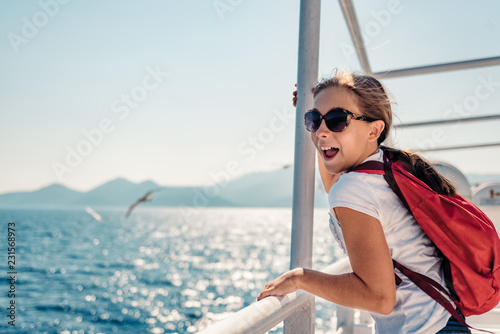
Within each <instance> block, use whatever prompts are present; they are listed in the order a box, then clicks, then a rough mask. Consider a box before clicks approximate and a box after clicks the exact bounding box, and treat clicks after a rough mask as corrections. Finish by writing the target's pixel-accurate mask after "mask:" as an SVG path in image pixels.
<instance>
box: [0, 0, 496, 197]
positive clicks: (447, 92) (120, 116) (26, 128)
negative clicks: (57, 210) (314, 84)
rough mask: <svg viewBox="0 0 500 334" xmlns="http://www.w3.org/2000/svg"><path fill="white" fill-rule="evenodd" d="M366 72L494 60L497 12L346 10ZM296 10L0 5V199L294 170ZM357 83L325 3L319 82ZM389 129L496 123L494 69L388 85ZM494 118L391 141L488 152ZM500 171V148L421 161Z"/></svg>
mask: <svg viewBox="0 0 500 334" xmlns="http://www.w3.org/2000/svg"><path fill="white" fill-rule="evenodd" d="M354 4H355V9H356V12H357V15H358V19H359V22H360V27H361V30H362V33H363V36H364V38H365V44H366V47H367V50H368V56H369V59H370V64H371V66H372V68H373V70H374V71H385V70H390V69H398V68H404V67H411V66H420V65H429V64H436V63H442V62H448V61H460V60H468V59H475V58H483V57H492V56H499V55H500V2H498V1H494V0H489V1H488V0H484V1H452V0H443V1H439V2H437V1H431V0H426V1H411V0H389V1H386V0H383V1H378V0H377V1H372V0H370V1H369V0H362V1H354ZM299 7H300V2H299V1H297V0H293V1H290V0H275V1H264V0H253V1H248V0H203V1H202V0H193V1H167V0H163V1H160V0H147V1H139V0H136V1H133V0H114V1H112V0H110V1H95V0H89V1H76V0H72V1H71V0H40V1H2V2H0V36H2V38H1V39H0V59H1V61H0V156H2V157H3V163H2V164H0V193H7V192H15V191H31V190H35V189H39V188H41V187H45V186H47V185H50V184H53V183H60V184H63V185H65V186H67V187H69V188H72V189H76V190H80V191H87V190H90V189H92V188H94V187H96V186H98V185H101V184H103V183H105V182H107V181H110V180H113V179H115V178H118V177H123V178H126V179H128V180H130V181H132V182H141V181H145V180H153V181H155V182H157V183H158V184H160V185H164V186H194V185H208V184H213V183H217V182H223V181H224V180H226V179H227V178H230V179H233V178H237V177H240V176H242V175H244V174H247V173H253V172H259V171H268V170H273V169H277V168H281V167H282V166H283V165H286V164H290V163H292V162H293V157H294V152H293V149H294V131H295V125H294V124H295V109H294V108H293V107H292V105H291V97H292V91H293V90H294V84H295V82H296V81H297V54H298V30H299ZM335 68H344V69H349V70H352V71H359V70H360V65H359V62H358V60H357V58H356V56H355V54H354V52H353V48H352V41H351V39H350V36H349V33H348V30H347V27H346V24H345V20H344V18H343V16H342V13H341V10H340V7H339V4H338V2H337V1H333V0H329V1H323V3H322V12H321V30H320V58H319V77H323V76H328V75H331V74H332V73H333V71H334V69H335ZM383 83H384V84H385V85H386V87H387V88H388V90H389V92H390V93H391V98H392V100H393V101H394V105H393V107H394V113H395V123H396V124H398V123H405V122H414V121H427V120H440V119H446V118H463V117H470V116H479V115H490V114H499V111H500V108H499V106H500V68H499V66H496V67H485V68H480V69H470V70H462V71H455V72H449V73H439V74H432V75H421V76H413V77H407V78H398V79H386V80H384V81H383ZM499 126H500V120H499V121H489V122H475V123H465V122H462V123H458V124H455V125H440V126H431V127H427V128H423V129H422V128H418V129H407V130H396V131H394V132H393V141H394V145H395V146H397V147H403V148H412V149H422V148H426V147H433V146H434V147H443V146H454V145H461V144H481V143H492V142H500V131H499ZM425 156H426V157H427V158H429V159H431V160H440V161H445V162H448V163H451V164H453V165H454V166H456V167H457V168H459V169H460V170H461V171H462V172H464V173H497V174H500V169H499V167H498V166H500V147H493V148H483V149H467V150H459V151H440V152H435V153H427V154H425Z"/></svg>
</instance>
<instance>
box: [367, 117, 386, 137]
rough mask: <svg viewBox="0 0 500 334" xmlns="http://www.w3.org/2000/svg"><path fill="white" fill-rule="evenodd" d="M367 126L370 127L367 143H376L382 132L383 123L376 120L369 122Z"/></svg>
mask: <svg viewBox="0 0 500 334" xmlns="http://www.w3.org/2000/svg"><path fill="white" fill-rule="evenodd" d="M369 125H370V133H369V134H368V141H369V142H372V141H377V140H378V137H380V134H381V133H382V131H384V128H385V123H384V121H382V120H376V121H373V122H370V123H369Z"/></svg>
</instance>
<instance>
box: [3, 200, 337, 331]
mask: <svg viewBox="0 0 500 334" xmlns="http://www.w3.org/2000/svg"><path fill="white" fill-rule="evenodd" d="M96 210H97V208H96ZM122 211H123V210H118V209H109V208H108V209H101V210H98V212H99V213H100V214H101V216H102V218H103V220H102V222H96V221H94V220H93V219H92V218H91V217H90V216H89V215H88V214H87V213H86V212H84V210H80V209H76V208H75V209H61V210H38V209H37V210H35V209H32V210H26V209H23V210H7V209H2V210H0V216H1V218H2V220H3V221H7V220H14V221H16V224H17V229H18V235H19V237H18V251H19V256H18V258H19V267H18V269H19V288H20V289H21V288H22V289H23V295H22V297H19V299H18V305H19V311H18V312H19V315H18V318H17V321H18V323H17V324H16V329H15V333H34V332H40V333H43V332H48V333H52V332H55V333H74V332H78V333H89V334H92V333H101V332H102V333H141V332H149V333H193V332H196V331H198V330H200V329H202V328H204V327H206V326H207V325H209V324H210V323H212V322H214V321H217V320H220V319H222V318H224V317H226V316H227V315H229V314H230V313H232V312H235V311H238V310H239V309H241V308H243V307H246V306H248V305H250V304H251V303H253V302H254V301H255V300H256V298H257V295H258V293H259V291H260V290H261V289H262V288H263V287H264V286H265V284H266V283H267V282H268V281H269V280H271V279H273V278H275V277H277V276H279V275H281V274H282V273H283V272H284V271H286V270H287V269H288V267H289V264H290V259H289V255H290V233H291V232H290V231H291V227H290V225H291V210H290V209H287V208H264V209H263V208H210V209H209V208H207V209H199V210H198V212H197V214H196V215H189V219H186V215H185V214H184V211H183V210H182V209H179V208H139V209H138V210H137V211H136V212H134V214H133V215H132V216H131V217H130V218H129V219H125V218H124V215H123V212H122ZM315 219H316V225H315V243H314V263H315V264H314V267H315V268H322V267H325V266H326V265H328V264H330V263H332V262H334V260H335V259H336V258H338V257H339V256H341V251H340V250H339V249H338V248H337V246H336V241H335V240H334V238H333V236H332V235H331V234H330V232H329V229H328V214H327V212H326V211H325V210H318V211H317V212H316V218H315ZM316 309H317V320H316V332H317V333H327V332H328V331H329V329H330V328H329V326H330V325H331V319H332V318H333V312H334V306H333V305H332V304H331V303H328V302H325V301H323V300H321V299H317V304H316ZM5 326H6V325H5V323H2V324H0V331H1V332H2V333H4V332H6V331H7V332H9V330H11V328H7V327H5ZM11 332H12V333H14V331H11ZM271 332H272V333H280V332H282V326H278V327H277V328H276V329H275V330H273V331H271Z"/></svg>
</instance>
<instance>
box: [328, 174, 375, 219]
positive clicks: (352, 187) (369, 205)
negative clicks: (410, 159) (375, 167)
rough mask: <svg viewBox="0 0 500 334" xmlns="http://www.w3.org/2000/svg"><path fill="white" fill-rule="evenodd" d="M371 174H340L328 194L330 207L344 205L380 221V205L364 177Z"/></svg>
mask: <svg viewBox="0 0 500 334" xmlns="http://www.w3.org/2000/svg"><path fill="white" fill-rule="evenodd" d="M373 176H374V175H367V174H361V173H349V174H344V175H342V176H341V177H340V178H339V180H338V181H337V182H336V183H335V184H334V185H333V187H332V188H331V189H330V193H329V194H328V200H329V203H330V209H333V208H336V207H345V208H349V209H352V210H355V211H358V212H361V213H364V214H366V215H369V216H372V217H374V218H376V219H378V220H379V221H380V209H379V208H380V206H379V204H378V198H377V195H376V193H375V192H374V191H373V188H372V187H371V186H370V185H369V184H368V183H367V182H366V180H365V178H366V177H373ZM332 211H333V210H332Z"/></svg>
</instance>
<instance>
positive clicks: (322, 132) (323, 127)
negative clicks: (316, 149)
mask: <svg viewBox="0 0 500 334" xmlns="http://www.w3.org/2000/svg"><path fill="white" fill-rule="evenodd" d="M331 133H332V132H331V131H330V129H328V128H327V126H326V123H325V120H324V119H323V120H321V124H320V125H319V128H318V130H316V136H318V137H323V138H324V137H326V136H328V135H329V134H331Z"/></svg>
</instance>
